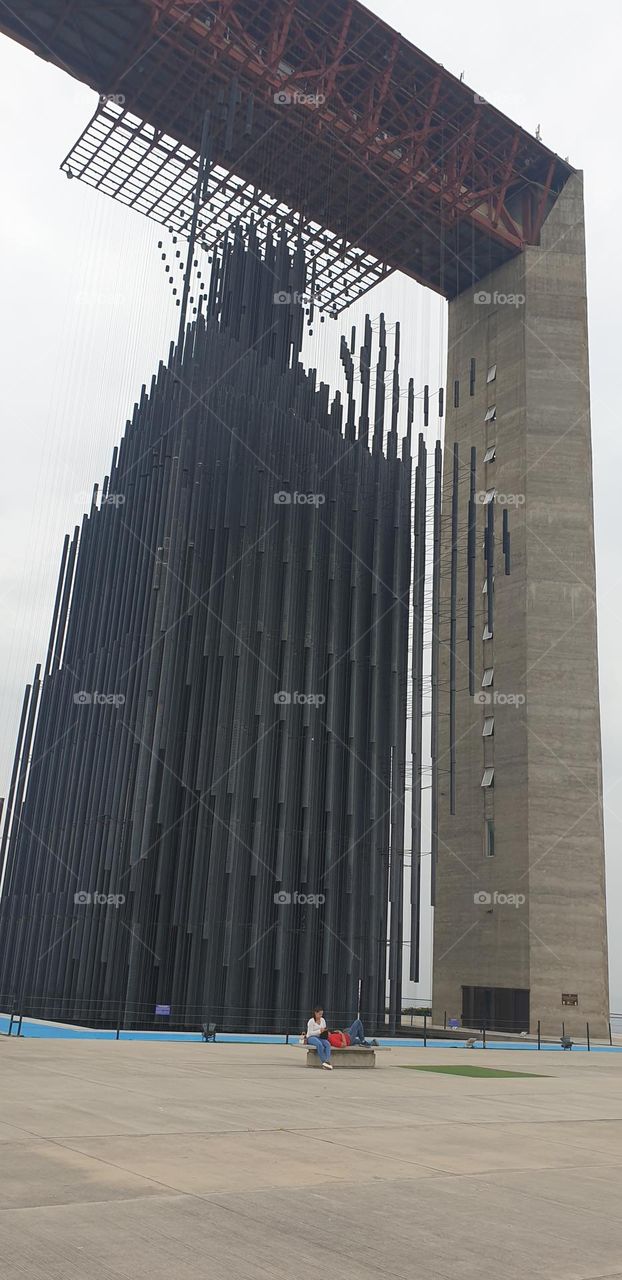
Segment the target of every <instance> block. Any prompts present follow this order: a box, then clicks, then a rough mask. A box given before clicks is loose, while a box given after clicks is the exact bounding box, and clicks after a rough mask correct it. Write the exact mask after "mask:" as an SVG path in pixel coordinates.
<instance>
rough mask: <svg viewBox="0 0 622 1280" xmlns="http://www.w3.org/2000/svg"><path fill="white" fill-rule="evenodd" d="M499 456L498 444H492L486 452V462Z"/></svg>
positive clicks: (492, 460)
mask: <svg viewBox="0 0 622 1280" xmlns="http://www.w3.org/2000/svg"><path fill="white" fill-rule="evenodd" d="M496 456H497V446H496V444H491V445H490V447H489V448H488V449H487V450H486V452H485V454H484V462H494V460H495V458H496Z"/></svg>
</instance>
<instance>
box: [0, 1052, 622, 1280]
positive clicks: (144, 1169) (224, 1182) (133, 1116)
mask: <svg viewBox="0 0 622 1280" xmlns="http://www.w3.org/2000/svg"><path fill="white" fill-rule="evenodd" d="M473 1059H475V1061H476V1063H477V1064H478V1065H480V1066H481V1065H489V1066H491V1067H499V1066H502V1067H503V1068H504V1069H506V1070H507V1069H511V1068H515V1069H517V1070H520V1071H527V1072H534V1073H535V1072H537V1071H540V1072H547V1073H548V1078H545V1079H537V1078H535V1076H534V1078H533V1079H470V1078H463V1077H456V1076H444V1075H437V1074H435V1073H430V1072H418V1071H404V1070H401V1069H400V1066H399V1065H398V1064H400V1063H403V1064H407V1063H410V1064H412V1063H424V1062H425V1063H427V1064H431V1063H432V1062H437V1063H442V1062H447V1063H451V1064H452V1065H454V1066H455V1065H456V1063H457V1060H458V1053H457V1051H456V1050H455V1049H454V1050H436V1049H428V1050H423V1049H420V1050H408V1049H398V1050H394V1051H392V1052H391V1053H390V1054H389V1053H387V1054H384V1055H382V1062H381V1065H379V1066H378V1067H377V1068H376V1070H375V1071H356V1072H353V1071H347V1072H346V1071H343V1072H340V1071H339V1070H336V1071H333V1072H332V1073H330V1072H328V1071H325V1072H320V1071H309V1070H307V1068H306V1067H304V1065H303V1063H304V1054H303V1052H302V1051H301V1050H299V1049H296V1048H293V1047H290V1048H287V1047H285V1046H282V1047H281V1046H279V1047H274V1048H273V1047H269V1046H264V1045H260V1046H249V1045H236V1046H230V1045H222V1046H221V1045H195V1044H193V1045H179V1044H161V1043H160V1044H149V1045H146V1044H140V1043H125V1044H123V1043H121V1044H115V1043H112V1044H111V1043H107V1042H104V1043H98V1042H89V1041H81V1042H77V1043H76V1042H71V1041H49V1040H26V1041H17V1040H7V1039H5V1038H0V1274H1V1276H2V1280H196V1278H197V1276H201V1277H210V1278H211V1277H218V1280H242V1278H244V1280H246V1278H248V1280H251V1278H252V1280H292V1277H294V1276H297V1275H301V1276H302V1275H304V1276H305V1277H306V1276H313V1277H314V1280H315V1277H317V1276H319V1275H323V1276H326V1277H328V1276H330V1277H331V1278H332V1277H336V1278H337V1280H372V1277H378V1276H380V1277H385V1276H386V1277H400V1278H402V1277H403V1280H455V1278H458V1280H467V1278H468V1280H471V1277H473V1278H474V1280H475V1277H477V1280H532V1278H537V1277H543V1278H544V1277H546V1280H561V1278H562V1277H563V1278H564V1280H588V1278H589V1280H596V1278H597V1277H598V1280H602V1278H604V1277H606V1278H607V1280H614V1277H615V1278H616V1280H622V1225H621V1222H620V1217H621V1215H620V1204H621V1193H622V1057H619V1056H618V1055H610V1054H590V1055H589V1056H588V1055H587V1054H575V1053H572V1054H544V1053H543V1054H540V1055H538V1056H536V1055H535V1054H529V1055H527V1054H526V1053H511V1052H506V1053H504V1054H503V1060H502V1062H500V1055H499V1054H498V1053H494V1052H486V1053H485V1052H481V1051H474V1052H472V1053H468V1051H466V1050H465V1051H464V1053H462V1052H460V1059H459V1060H460V1061H465V1062H469V1063H470V1062H471V1061H472V1060H473ZM318 1252H319V1254H320V1257H321V1258H322V1261H321V1262H320V1264H319V1265H315V1264H313V1263H306V1264H305V1262H304V1259H305V1256H309V1257H311V1258H316V1257H317V1255H318ZM322 1255H323V1256H322Z"/></svg>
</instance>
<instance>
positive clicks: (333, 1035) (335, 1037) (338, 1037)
mask: <svg viewBox="0 0 622 1280" xmlns="http://www.w3.org/2000/svg"><path fill="white" fill-rule="evenodd" d="M328 1039H329V1041H330V1044H331V1045H332V1047H333V1049H346V1048H347V1047H348V1046H349V1045H360V1046H361V1048H363V1049H373V1048H375V1047H376V1046H377V1044H378V1041H377V1040H366V1039H365V1031H364V1028H363V1023H362V1022H361V1019H360V1018H355V1019H354V1022H353V1023H352V1026H351V1027H348V1030H347V1031H329V1033H328Z"/></svg>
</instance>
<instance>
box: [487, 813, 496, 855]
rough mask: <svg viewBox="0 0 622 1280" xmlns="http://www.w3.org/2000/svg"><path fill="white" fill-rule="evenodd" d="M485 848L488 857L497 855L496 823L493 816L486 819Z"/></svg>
mask: <svg viewBox="0 0 622 1280" xmlns="http://www.w3.org/2000/svg"><path fill="white" fill-rule="evenodd" d="M485 849H486V857H487V858H494V856H495V824H494V822H493V820H492V818H487V819H486V833H485Z"/></svg>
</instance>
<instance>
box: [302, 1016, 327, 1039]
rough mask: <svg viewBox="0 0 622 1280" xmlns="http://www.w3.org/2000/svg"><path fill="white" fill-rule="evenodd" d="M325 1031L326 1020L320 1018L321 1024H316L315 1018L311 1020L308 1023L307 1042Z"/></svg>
mask: <svg viewBox="0 0 622 1280" xmlns="http://www.w3.org/2000/svg"><path fill="white" fill-rule="evenodd" d="M323 1031H326V1018H320V1021H319V1022H316V1021H315V1018H309V1021H308V1023H307V1040H308V1039H309V1036H319V1035H321V1034H322V1032H323Z"/></svg>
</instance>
